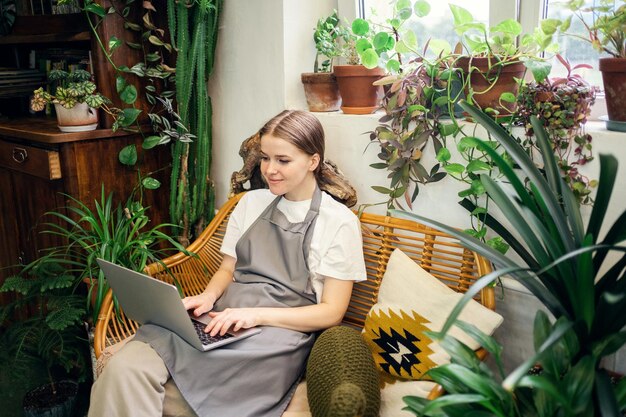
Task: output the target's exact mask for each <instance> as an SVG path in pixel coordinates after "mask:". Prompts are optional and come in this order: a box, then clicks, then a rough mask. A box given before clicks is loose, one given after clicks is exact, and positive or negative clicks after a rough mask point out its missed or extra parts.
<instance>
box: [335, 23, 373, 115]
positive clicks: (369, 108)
mask: <svg viewBox="0 0 626 417" xmlns="http://www.w3.org/2000/svg"><path fill="white" fill-rule="evenodd" d="M357 38H358V37H357V35H355V33H354V22H352V24H351V29H350V30H346V31H345V32H344V33H343V39H342V42H341V46H340V50H341V57H342V58H343V59H344V60H345V61H346V64H345V65H335V66H334V67H333V71H334V74H335V77H336V78H337V83H338V85H339V93H340V94H341V100H342V104H341V110H342V111H343V112H344V113H347V114H370V113H372V112H374V111H375V110H376V109H378V108H379V106H380V100H381V98H382V96H383V90H382V87H380V86H377V85H373V83H374V82H375V81H376V80H379V79H380V78H382V77H383V76H384V75H385V72H384V70H383V69H382V68H378V67H372V68H367V67H366V66H364V65H363V64H362V62H361V57H360V56H359V53H358V50H357Z"/></svg>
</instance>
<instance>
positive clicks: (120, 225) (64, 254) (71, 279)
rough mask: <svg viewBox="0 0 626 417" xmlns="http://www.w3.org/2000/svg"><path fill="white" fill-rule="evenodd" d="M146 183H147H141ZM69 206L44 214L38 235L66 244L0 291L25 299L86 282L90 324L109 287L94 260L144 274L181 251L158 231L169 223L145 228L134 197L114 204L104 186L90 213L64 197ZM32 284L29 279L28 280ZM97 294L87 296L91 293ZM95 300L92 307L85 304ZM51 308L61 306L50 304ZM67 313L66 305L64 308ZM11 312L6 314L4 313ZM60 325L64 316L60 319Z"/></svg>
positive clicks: (144, 214)
mask: <svg viewBox="0 0 626 417" xmlns="http://www.w3.org/2000/svg"><path fill="white" fill-rule="evenodd" d="M146 180H147V183H148V184H151V183H152V181H150V180H151V179H150V178H145V179H143V181H142V182H144V181H146ZM66 197H67V198H68V199H69V201H70V203H71V204H70V205H69V206H67V207H63V208H60V209H58V210H57V211H51V212H48V213H46V215H47V216H48V217H49V218H51V219H52V220H51V221H50V222H48V223H44V225H43V227H44V229H43V230H42V233H46V234H52V235H55V236H57V237H60V238H61V239H62V240H63V241H65V242H66V243H65V244H64V245H62V246H59V247H53V248H49V249H45V250H44V255H43V256H41V257H40V258H38V259H36V260H34V261H33V262H31V263H30V264H28V265H24V266H23V267H22V270H21V271H20V273H19V274H18V275H16V276H13V277H10V278H8V279H7V280H6V281H5V283H4V285H3V286H2V288H0V291H14V292H18V293H21V294H28V293H31V292H32V291H33V289H34V288H35V289H37V291H40V292H41V293H45V292H48V291H56V290H61V289H72V291H75V289H76V287H78V285H79V283H80V282H81V281H82V280H83V279H84V278H87V279H88V280H89V281H90V282H91V283H92V284H94V283H97V285H90V286H89V294H88V297H87V298H83V299H82V300H83V306H82V308H83V309H84V310H88V311H90V312H91V314H92V320H93V321H94V322H95V320H96V319H97V315H98V312H99V311H100V305H101V304H102V301H103V299H104V296H105V295H106V292H107V290H108V288H109V287H108V285H107V283H106V280H105V278H104V274H103V272H102V271H101V270H100V268H99V266H98V264H97V262H96V259H97V258H102V259H105V260H108V261H110V262H113V263H117V264H119V265H122V266H125V267H127V268H129V269H132V270H134V271H143V269H144V268H145V266H146V265H147V264H148V263H151V262H156V261H157V260H159V259H161V258H163V257H165V256H166V255H167V254H168V253H174V252H177V251H185V249H184V248H183V247H182V246H181V245H180V244H179V243H178V242H177V241H176V240H174V239H173V238H171V237H170V236H168V235H167V234H165V233H164V232H163V229H164V228H166V227H173V225H171V224H167V223H166V224H159V225H156V226H153V227H150V221H149V218H148V216H147V208H146V207H143V206H142V205H141V203H140V201H136V200H135V199H134V196H131V197H130V198H128V200H127V201H126V202H125V203H124V204H117V205H115V204H114V200H113V194H109V195H106V194H105V192H104V187H103V188H102V192H101V195H100V199H99V200H96V201H94V207H95V208H94V209H91V208H90V207H88V206H87V205H86V204H85V203H83V202H81V201H79V200H77V199H75V198H73V197H71V196H66ZM33 276H34V277H36V278H37V280H33V278H32V277H33ZM93 291H96V293H94V294H93V295H92V292H93ZM92 297H93V298H94V305H93V308H92V307H91V305H90V303H89V300H91V298H92ZM54 305H55V306H57V305H61V306H62V304H54ZM65 308H66V309H67V311H68V312H71V311H72V308H71V305H69V304H68V305H66V307H65ZM8 313H10V312H8ZM58 319H59V320H63V319H67V316H65V315H62V314H59V315H58Z"/></svg>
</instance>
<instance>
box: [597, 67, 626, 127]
mask: <svg viewBox="0 0 626 417" xmlns="http://www.w3.org/2000/svg"><path fill="white" fill-rule="evenodd" d="M599 68H600V71H601V72H602V82H603V83H604V96H605V98H606V110H607V113H608V115H609V120H611V121H616V122H626V58H600V65H599Z"/></svg>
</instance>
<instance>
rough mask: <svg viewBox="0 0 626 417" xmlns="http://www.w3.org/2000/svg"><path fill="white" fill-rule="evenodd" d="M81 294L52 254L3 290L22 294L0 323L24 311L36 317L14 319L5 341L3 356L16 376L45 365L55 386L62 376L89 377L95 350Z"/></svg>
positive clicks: (2, 312) (0, 312)
mask: <svg viewBox="0 0 626 417" xmlns="http://www.w3.org/2000/svg"><path fill="white" fill-rule="evenodd" d="M76 290H77V287H76V279H75V278H74V277H73V276H71V275H69V274H68V273H66V272H65V266H64V265H63V263H62V262H57V261H56V260H55V258H54V255H52V254H49V255H45V256H44V257H43V258H41V261H39V262H34V263H33V264H30V265H28V266H27V267H25V268H23V269H22V271H21V272H20V274H18V275H16V276H12V277H9V278H8V279H7V280H6V281H5V282H4V284H3V285H2V286H1V287H0V292H9V291H11V292H17V293H19V294H20V297H17V298H16V299H15V300H14V301H12V302H11V303H9V304H6V305H4V306H2V307H0V320H2V321H3V322H4V321H5V320H7V319H9V318H12V317H14V316H15V315H18V314H23V312H24V310H28V311H29V312H30V314H31V316H30V317H28V318H27V319H25V320H15V319H12V320H10V322H9V323H10V324H9V325H8V327H7V328H6V330H5V331H4V332H3V334H2V335H1V336H0V346H1V348H2V349H3V351H4V352H3V355H4V357H5V358H6V360H8V361H9V364H10V365H11V366H10V369H11V372H12V373H13V374H14V375H16V376H17V375H20V374H21V373H24V372H26V371H27V370H28V369H32V368H33V367H35V366H42V367H45V368H46V369H47V370H48V374H49V377H50V379H51V382H53V381H52V380H53V376H52V374H53V373H55V372H57V371H61V372H63V373H64V375H71V376H72V377H76V378H77V379H79V380H81V381H82V380H84V379H85V378H86V377H88V376H89V373H90V365H89V345H88V341H87V333H86V331H85V329H84V327H83V320H84V319H85V316H86V308H85V297H84V296H83V295H80V294H78V293H76Z"/></svg>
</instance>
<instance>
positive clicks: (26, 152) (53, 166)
mask: <svg viewBox="0 0 626 417" xmlns="http://www.w3.org/2000/svg"><path fill="white" fill-rule="evenodd" d="M0 166H1V167H3V168H8V169H11V170H13V171H19V172H23V173H25V174H30V175H34V176H36V177H39V178H44V179H48V180H56V179H59V178H61V160H60V158H59V153H58V152H57V151H51V150H48V149H41V148H36V147H33V146H28V145H23V144H19V143H12V142H7V141H4V140H0Z"/></svg>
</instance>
